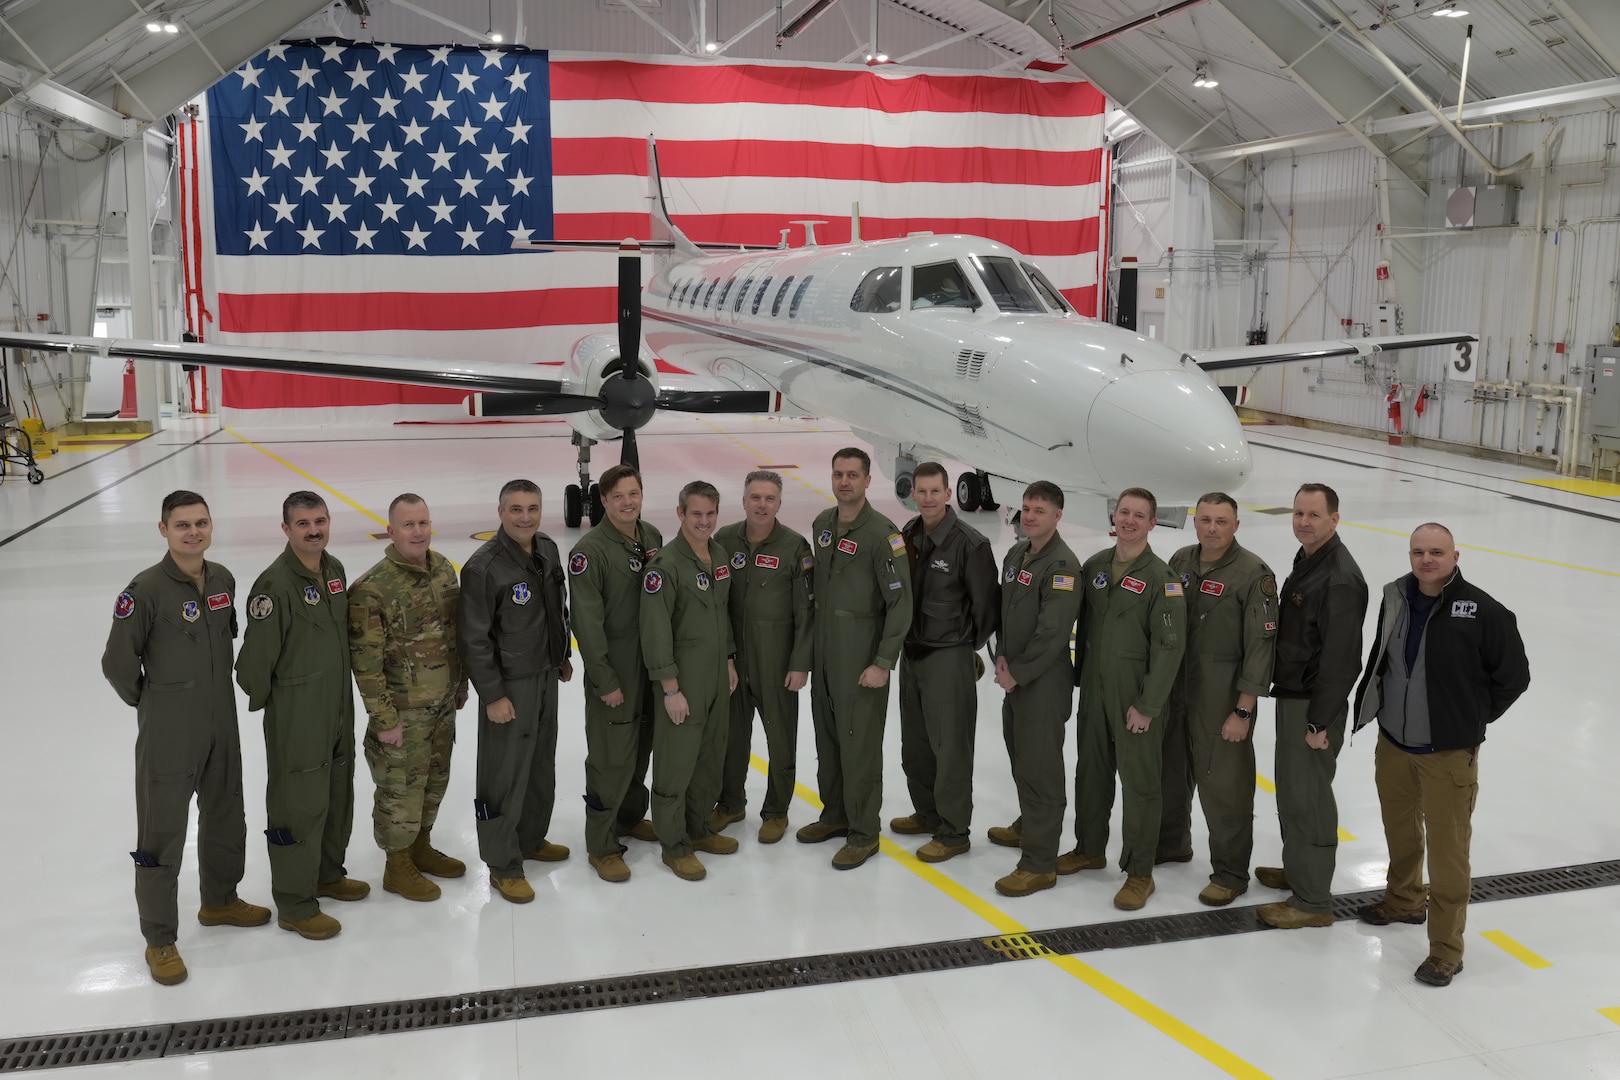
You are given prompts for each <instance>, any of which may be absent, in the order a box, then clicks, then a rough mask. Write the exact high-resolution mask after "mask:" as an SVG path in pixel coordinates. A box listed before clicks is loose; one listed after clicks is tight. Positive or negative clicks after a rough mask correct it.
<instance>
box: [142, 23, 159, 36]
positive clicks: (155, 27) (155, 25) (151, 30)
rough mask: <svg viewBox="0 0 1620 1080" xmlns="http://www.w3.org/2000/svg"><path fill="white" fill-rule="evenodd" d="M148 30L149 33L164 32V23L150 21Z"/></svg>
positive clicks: (147, 26) (147, 25)
mask: <svg viewBox="0 0 1620 1080" xmlns="http://www.w3.org/2000/svg"><path fill="white" fill-rule="evenodd" d="M146 32H147V33H148V34H161V33H163V24H162V23H155V22H149V23H147V24H146Z"/></svg>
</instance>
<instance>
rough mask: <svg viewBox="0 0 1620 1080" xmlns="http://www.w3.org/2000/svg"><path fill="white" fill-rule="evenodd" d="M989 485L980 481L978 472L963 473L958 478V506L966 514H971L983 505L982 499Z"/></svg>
mask: <svg viewBox="0 0 1620 1080" xmlns="http://www.w3.org/2000/svg"><path fill="white" fill-rule="evenodd" d="M987 487H988V485H984V484H981V483H980V482H979V474H978V473H966V472H965V473H963V474H962V475H961V476H958V477H957V478H956V507H957V509H959V510H961V511H962V512H963V513H965V514H971V513H973V511H975V510H977V509H979V507H980V506H982V505H983V503H982V501H981V500H982V499H983V497H984V495H985V493H986V492H985V490H984V489H985V488H987Z"/></svg>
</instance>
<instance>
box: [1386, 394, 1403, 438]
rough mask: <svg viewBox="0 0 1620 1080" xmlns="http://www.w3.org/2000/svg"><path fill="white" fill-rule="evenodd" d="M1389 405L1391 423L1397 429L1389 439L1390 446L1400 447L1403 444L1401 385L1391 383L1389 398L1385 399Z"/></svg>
mask: <svg viewBox="0 0 1620 1080" xmlns="http://www.w3.org/2000/svg"><path fill="white" fill-rule="evenodd" d="M1384 400H1385V401H1386V402H1388V403H1389V422H1390V426H1391V427H1393V428H1394V429H1395V432H1394V434H1392V435H1391V436H1390V437H1389V441H1390V445H1392V446H1399V445H1400V442H1401V384H1400V383H1391V384H1390V387H1389V396H1388V397H1386V398H1385V399H1384Z"/></svg>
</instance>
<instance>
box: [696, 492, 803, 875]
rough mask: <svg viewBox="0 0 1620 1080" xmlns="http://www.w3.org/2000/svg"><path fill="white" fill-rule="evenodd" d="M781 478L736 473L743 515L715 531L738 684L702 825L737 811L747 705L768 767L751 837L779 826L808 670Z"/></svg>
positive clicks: (734, 817) (774, 835)
mask: <svg viewBox="0 0 1620 1080" xmlns="http://www.w3.org/2000/svg"><path fill="white" fill-rule="evenodd" d="M781 508H782V477H781V475H780V474H778V473H774V472H769V471H766V470H763V469H759V470H755V471H754V472H751V473H749V474H748V477H747V479H745V480H744V481H743V512H744V514H745V515H746V516H745V517H744V518H743V520H742V521H739V522H737V523H736V524H734V525H727V526H726V527H725V528H723V529H720V530H718V531H717V532H716V533H715V534H714V542H715V543H716V544H717V545H719V546H720V548H721V549H723V550H724V551H725V553H726V554H727V556H729V558H730V560H731V574H732V580H731V633H732V637H733V639H734V641H735V643H736V646H737V658H736V667H737V689H736V692H735V693H733V694H732V695H731V731H730V733H729V734H728V735H727V736H726V764H725V770H724V776H723V779H722V781H721V785H720V800H719V802H717V803H716V804H715V807H714V812H713V813H712V814H711V815H709V827H710V828H711V829H713V830H714V831H715V832H720V831H721V830H723V829H724V828H725V827H726V826H727V825H730V824H731V823H732V822H734V821H741V820H742V819H743V817H744V807H746V806H747V805H748V795H747V791H746V788H745V787H744V780H746V779H747V776H748V760H749V757H750V756H751V753H752V749H753V745H752V744H753V731H754V713H755V711H756V710H757V711H758V712H759V720H760V725H761V726H762V727H764V729H765V746H766V752H767V753H769V754H770V768H769V771H768V772H767V774H766V780H765V801H764V803H763V804H762V805H761V807H760V811H759V816H760V825H759V842H760V843H762V844H774V843H776V842H777V841H778V840H780V839H782V834H783V833H784V832H786V831H787V823H788V804H789V803H790V802H792V801H793V786H794V784H795V782H796V778H797V774H798V769H797V763H798V753H799V691H800V690H803V689H804V686H805V683H806V682H808V681H809V679H810V649H811V646H812V644H813V640H812V637H811V627H812V625H813V617H812V613H811V597H810V578H811V572H812V571H813V570H814V569H815V565H816V560H815V559H814V557H812V556H811V554H810V542H809V541H808V540H806V539H805V538H804V537H802V536H800V535H799V534H798V533H796V532H794V531H793V530H792V529H790V528H788V527H787V526H786V525H783V524H782V522H781V521H780V520H779V519H778V518H777V516H776V515H777V512H778V511H779V510H780V509H781Z"/></svg>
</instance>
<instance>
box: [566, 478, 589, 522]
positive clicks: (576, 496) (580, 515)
mask: <svg viewBox="0 0 1620 1080" xmlns="http://www.w3.org/2000/svg"><path fill="white" fill-rule="evenodd" d="M584 517H585V496H584V494H583V493H582V492H581V491H580V490H579V485H578V484H569V485H568V486H567V487H565V488H563V524H564V525H566V526H567V527H568V528H570V529H577V528H579V523H580V521H581V520H583V519H584Z"/></svg>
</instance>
